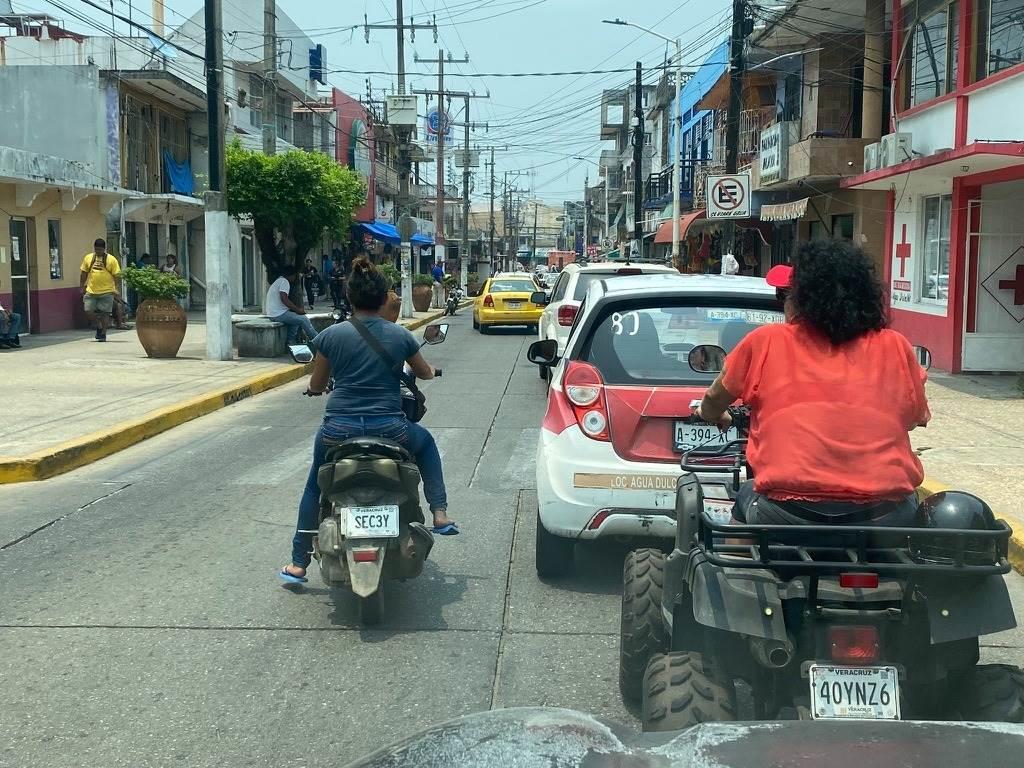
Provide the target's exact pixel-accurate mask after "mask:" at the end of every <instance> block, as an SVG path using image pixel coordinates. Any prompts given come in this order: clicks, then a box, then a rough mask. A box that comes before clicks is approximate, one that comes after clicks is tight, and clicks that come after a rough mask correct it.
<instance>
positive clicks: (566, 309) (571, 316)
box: [558, 304, 580, 328]
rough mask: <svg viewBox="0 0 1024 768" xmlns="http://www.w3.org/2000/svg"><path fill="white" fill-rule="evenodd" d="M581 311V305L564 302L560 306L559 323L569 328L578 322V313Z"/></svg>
mask: <svg viewBox="0 0 1024 768" xmlns="http://www.w3.org/2000/svg"><path fill="white" fill-rule="evenodd" d="M579 311H580V308H579V307H576V306H573V305H572V304H563V305H562V306H560V307H559V308H558V324H559V325H561V326H564V327H566V328H568V327H569V326H570V325H572V324H573V323H574V322H576V313H577V312H579Z"/></svg>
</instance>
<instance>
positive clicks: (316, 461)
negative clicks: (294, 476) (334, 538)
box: [292, 414, 448, 568]
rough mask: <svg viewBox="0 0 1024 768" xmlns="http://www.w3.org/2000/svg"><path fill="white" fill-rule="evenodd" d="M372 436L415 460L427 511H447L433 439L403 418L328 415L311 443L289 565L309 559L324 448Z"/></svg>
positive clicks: (300, 564)
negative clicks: (405, 451) (401, 448)
mask: <svg viewBox="0 0 1024 768" xmlns="http://www.w3.org/2000/svg"><path fill="white" fill-rule="evenodd" d="M364 435H373V436H374V437H383V438H387V439H389V440H394V441H395V442H396V443H398V444H399V445H402V446H404V447H405V448H407V449H408V450H409V452H410V453H412V455H413V457H414V458H415V459H416V465H417V466H418V467H419V469H420V475H421V476H422V477H423V495H424V496H426V497H427V504H429V505H430V511H431V512H437V511H439V510H444V509H447V508H448V496H447V491H446V490H445V487H444V472H443V471H442V469H441V454H440V453H439V452H438V450H437V443H435V442H434V436H433V435H432V434H430V432H428V431H427V430H426V429H425V428H423V427H421V426H420V425H419V424H413V423H412V422H411V421H409V420H408V419H406V418H405V417H404V416H332V415H330V414H328V415H327V416H325V417H324V422H323V424H321V425H320V429H319V431H318V432H317V433H316V439H314V441H313V464H312V466H311V467H310V468H309V477H308V478H306V488H305V490H304V491H303V492H302V500H301V501H300V502H299V520H298V523H296V526H295V538H294V539H292V565H295V566H298V567H299V568H306V567H308V566H309V561H310V560H311V559H312V549H313V534H312V533H303V531H315V530H316V529H317V527H318V525H319V520H320V486H319V485H318V484H317V473H318V472H319V471H320V465H321V464H323V463H324V461H326V458H327V449H328V448H329V447H330V446H331V445H332V444H337V443H340V442H342V441H344V440H348V439H349V438H353V437H363V436H364Z"/></svg>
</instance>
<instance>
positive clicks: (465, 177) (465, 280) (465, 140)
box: [459, 96, 470, 296]
mask: <svg viewBox="0 0 1024 768" xmlns="http://www.w3.org/2000/svg"><path fill="white" fill-rule="evenodd" d="M469 176H470V174H469V97H468V96H467V97H466V132H465V134H464V135H463V137H462V242H461V243H459V287H460V288H461V289H462V295H463V296H467V295H468V291H469Z"/></svg>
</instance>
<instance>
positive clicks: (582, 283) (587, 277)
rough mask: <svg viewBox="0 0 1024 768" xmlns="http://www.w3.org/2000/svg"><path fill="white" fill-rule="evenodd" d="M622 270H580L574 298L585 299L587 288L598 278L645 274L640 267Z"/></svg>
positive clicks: (605, 278)
mask: <svg viewBox="0 0 1024 768" xmlns="http://www.w3.org/2000/svg"><path fill="white" fill-rule="evenodd" d="M622 270H623V271H622V272H620V271H618V270H612V269H610V270H608V271H606V272H580V275H579V279H578V280H577V281H576V289H575V290H574V291H573V294H572V298H573V300H574V301H583V297H584V296H586V295H587V289H588V288H589V287H590V285H591V283H594V282H596V281H598V280H608V279H610V278H613V277H620V276H623V277H624V276H628V275H640V274H645V273H644V271H643V270H642V269H640V268H638V267H636V268H632V269H630V268H629V267H623V268H622Z"/></svg>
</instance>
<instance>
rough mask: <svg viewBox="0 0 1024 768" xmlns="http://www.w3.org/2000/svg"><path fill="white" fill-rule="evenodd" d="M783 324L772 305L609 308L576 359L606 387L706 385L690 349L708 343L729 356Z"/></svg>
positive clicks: (710, 377) (709, 376)
mask: <svg viewBox="0 0 1024 768" xmlns="http://www.w3.org/2000/svg"><path fill="white" fill-rule="evenodd" d="M784 321H785V317H784V316H783V314H782V311H781V310H779V309H776V308H775V307H774V306H773V305H771V304H768V303H764V304H761V305H758V303H757V302H752V303H751V305H750V306H730V305H723V306H706V305H705V306H701V307H695V306H678V305H666V306H643V307H637V306H635V305H630V306H628V307H626V308H624V309H623V310H619V311H616V310H615V309H614V308H613V309H611V310H610V311H608V312H607V313H605V314H604V315H603V317H602V318H601V320H600V321H599V322H598V323H596V324H595V325H594V326H592V328H591V329H590V331H589V337H588V339H587V342H586V344H585V345H584V348H583V355H582V359H583V360H585V361H587V362H589V363H592V364H593V365H595V366H596V367H597V369H598V370H599V371H600V372H601V375H602V376H603V377H604V380H605V382H607V383H608V384H662V385H671V384H676V385H681V384H706V383H707V382H709V381H711V380H713V379H714V377H715V374H713V373H698V372H696V371H694V370H693V369H692V368H691V367H690V364H689V362H688V358H689V354H690V350H692V349H693V348H694V347H695V346H697V345H700V344H714V345H716V346H720V347H722V348H723V349H725V351H726V352H731V351H732V350H733V349H734V348H735V347H736V345H737V344H739V342H740V341H741V340H742V339H743V337H744V336H746V335H747V334H748V333H750V332H751V331H752V330H754V329H755V328H758V327H760V326H762V325H765V324H767V323H781V322H784Z"/></svg>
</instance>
